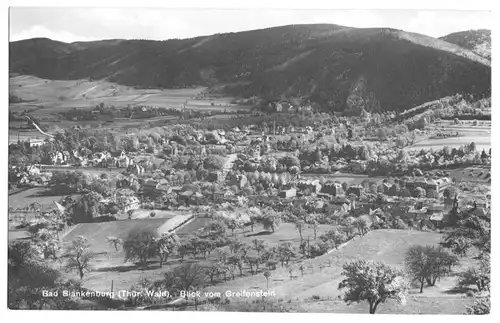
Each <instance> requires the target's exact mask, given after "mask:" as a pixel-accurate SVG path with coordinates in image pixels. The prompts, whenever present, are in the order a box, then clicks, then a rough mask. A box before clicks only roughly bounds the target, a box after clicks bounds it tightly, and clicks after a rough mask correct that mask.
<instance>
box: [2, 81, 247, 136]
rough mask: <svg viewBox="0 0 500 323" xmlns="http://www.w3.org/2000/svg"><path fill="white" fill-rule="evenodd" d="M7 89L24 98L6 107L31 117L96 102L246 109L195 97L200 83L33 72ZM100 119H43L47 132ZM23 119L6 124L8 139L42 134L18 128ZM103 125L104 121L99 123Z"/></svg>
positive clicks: (152, 121)
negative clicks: (169, 84)
mask: <svg viewBox="0 0 500 323" xmlns="http://www.w3.org/2000/svg"><path fill="white" fill-rule="evenodd" d="M9 82H10V84H9V93H10V94H12V95H15V96H17V97H19V98H22V99H23V100H25V101H26V102H21V103H10V104H9V110H10V111H17V112H21V111H24V110H28V111H30V114H31V115H33V116H35V117H42V118H54V119H59V116H57V114H58V113H61V112H65V111H68V110H69V109H72V108H93V107H95V106H96V105H99V104H100V103H104V105H105V106H111V105H113V106H115V107H127V106H129V105H130V106H136V105H146V106H157V107H163V108H172V109H177V110H180V109H182V107H183V105H184V104H186V109H188V110H194V111H213V112H223V111H224V110H225V109H227V110H228V111H232V112H234V111H239V110H244V111H249V110H250V109H251V107H250V106H241V105H235V104H232V103H231V101H233V99H234V98H231V97H224V98H206V99H195V98H196V97H197V96H198V95H199V94H200V93H202V92H203V91H205V90H206V88H204V87H197V88H186V89H166V90H160V89H135V88H132V87H128V86H123V85H118V84H114V83H111V82H108V81H105V80H99V81H93V82H90V81H87V80H64V81H61V80H45V79H40V78H37V77H34V76H16V77H12V78H10V79H9ZM176 118H178V117H177V116H158V117H153V118H147V119H123V120H115V121H114V122H113V123H111V124H110V126H111V127H112V128H113V129H119V128H140V127H145V126H146V125H148V124H149V125H162V123H164V122H165V121H168V120H173V119H176ZM102 123H103V122H102V121H99V120H95V121H69V120H60V121H59V122H57V123H55V122H48V123H43V125H44V126H46V127H47V128H48V131H49V133H50V132H54V131H60V130H61V129H64V128H71V127H73V126H76V125H78V126H80V127H83V128H85V127H89V128H96V127H98V126H100V125H101V124H102ZM25 126H26V122H21V121H19V122H12V123H11V124H10V125H9V128H10V129H9V142H11V143H12V142H17V139H18V135H19V139H21V140H26V139H28V138H37V137H38V138H44V136H42V135H41V134H39V133H38V132H37V131H36V130H31V129H20V127H25ZM102 127H103V128H105V127H106V125H105V124H102Z"/></svg>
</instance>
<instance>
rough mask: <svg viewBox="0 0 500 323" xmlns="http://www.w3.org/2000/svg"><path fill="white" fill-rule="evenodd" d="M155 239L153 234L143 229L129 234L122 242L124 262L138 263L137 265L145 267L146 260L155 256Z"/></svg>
mask: <svg viewBox="0 0 500 323" xmlns="http://www.w3.org/2000/svg"><path fill="white" fill-rule="evenodd" d="M155 238H156V235H155V234H154V233H153V232H151V231H148V230H145V229H136V230H133V231H132V232H130V233H129V235H128V236H127V238H125V241H124V242H123V250H125V261H129V260H132V261H138V262H139V265H141V266H145V265H146V262H147V261H148V259H151V258H154V257H155V256H156V255H157V248H156V243H155Z"/></svg>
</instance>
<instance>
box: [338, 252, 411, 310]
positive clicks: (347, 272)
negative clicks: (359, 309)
mask: <svg viewBox="0 0 500 323" xmlns="http://www.w3.org/2000/svg"><path fill="white" fill-rule="evenodd" d="M342 275H343V276H345V278H344V279H343V280H342V281H341V282H340V283H339V286H338V289H345V294H344V301H345V302H347V303H351V302H359V301H367V302H368V304H369V305H370V309H369V313H370V314H375V312H376V310H377V307H378V305H379V304H381V303H384V302H385V301H386V300H388V299H396V300H397V301H398V302H401V303H404V302H405V301H406V298H405V296H406V293H407V291H408V284H407V282H406V280H405V278H404V275H403V273H402V272H401V271H399V270H398V269H394V268H392V267H390V266H387V265H385V264H383V263H381V262H373V261H366V260H355V261H352V262H349V263H346V264H344V265H343V272H342Z"/></svg>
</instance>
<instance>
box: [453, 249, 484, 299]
mask: <svg viewBox="0 0 500 323" xmlns="http://www.w3.org/2000/svg"><path fill="white" fill-rule="evenodd" d="M490 280H491V264H490V257H489V256H486V257H484V258H483V259H481V260H480V264H479V267H478V268H477V269H476V268H474V267H472V268H469V269H468V270H467V271H465V272H463V273H460V275H459V280H458V287H460V288H462V287H465V286H467V285H476V286H477V290H478V291H482V290H488V291H489V290H490Z"/></svg>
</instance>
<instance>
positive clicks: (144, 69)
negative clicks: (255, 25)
mask: <svg viewBox="0 0 500 323" xmlns="http://www.w3.org/2000/svg"><path fill="white" fill-rule="evenodd" d="M10 72H11V73H18V74H29V75H35V76H38V77H41V78H48V79H85V78H91V79H108V80H110V81H112V82H116V83H119V84H124V85H130V86H135V87H140V88H183V87H190V86H197V85H204V86H211V87H212V89H215V90H217V91H219V92H222V93H224V94H228V95H234V96H240V97H250V96H253V95H256V96H258V97H261V98H264V99H274V100H275V99H279V98H281V97H307V98H309V99H310V100H311V101H313V102H318V103H321V104H323V105H324V106H327V107H330V108H331V109H336V110H342V109H346V108H348V109H351V108H355V107H359V106H363V107H365V109H367V110H404V109H408V108H411V107H413V106H416V105H419V104H422V103H424V102H428V101H431V100H435V99H438V98H441V97H444V96H448V95H452V94H455V93H471V94H475V95H479V96H482V95H486V96H489V95H490V92H491V68H490V61H489V60H488V59H485V58H484V57H481V56H479V55H477V54H476V53H474V52H472V51H470V50H468V49H464V48H462V47H460V46H458V45H455V44H452V43H450V42H446V41H444V40H440V39H436V38H432V37H429V36H424V35H419V34H414V33H407V32H404V31H400V30H394V29H387V28H369V29H358V28H350V27H344V26H338V25H326V24H322V25H292V26H282V27H274V28H268V29H262V30H253V31H246V32H238V33H227V34H216V35H212V36H203V37H197V38H191V39H174V40H166V41H149V40H106V41H100V42H88V43H87V42H77V43H72V44H65V43H61V42H56V41H52V40H49V39H30V40H23V41H18V42H11V43H10Z"/></svg>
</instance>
